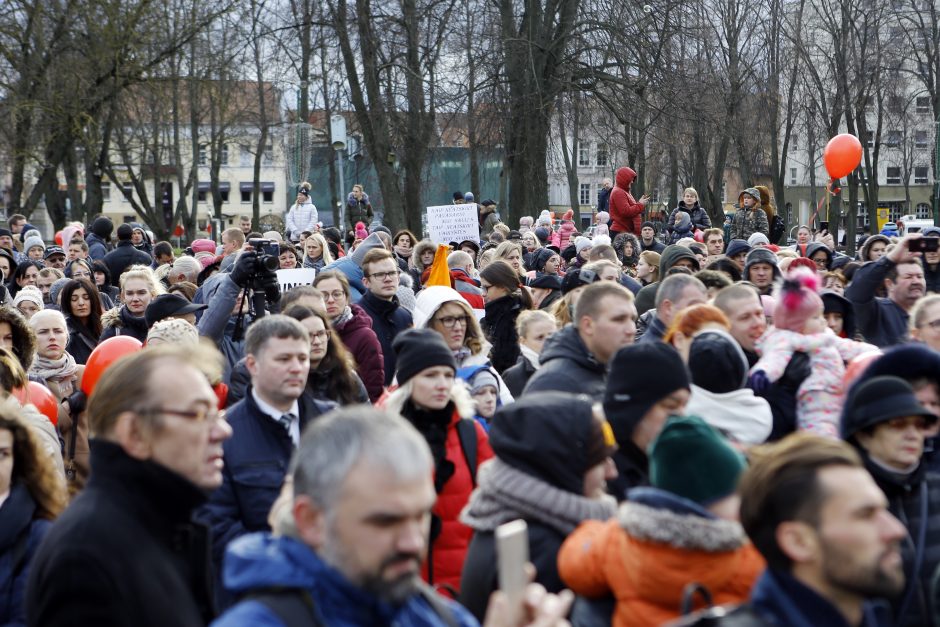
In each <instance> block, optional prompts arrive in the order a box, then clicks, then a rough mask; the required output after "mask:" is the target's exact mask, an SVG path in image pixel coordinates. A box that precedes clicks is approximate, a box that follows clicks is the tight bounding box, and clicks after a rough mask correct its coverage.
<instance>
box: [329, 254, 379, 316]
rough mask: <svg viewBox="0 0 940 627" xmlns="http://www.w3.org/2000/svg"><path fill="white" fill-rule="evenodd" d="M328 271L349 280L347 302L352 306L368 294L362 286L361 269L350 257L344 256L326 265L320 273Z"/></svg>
mask: <svg viewBox="0 0 940 627" xmlns="http://www.w3.org/2000/svg"><path fill="white" fill-rule="evenodd" d="M328 270H337V271H339V272H342V273H343V274H345V275H346V278H347V279H349V287H350V290H349V302H350V303H353V304H358V303H359V300H360V299H361V298H362V295H363V294H365V293H366V292H368V291H369V290H367V289H366V286H365V285H363V284H362V275H363V272H362V267H360V265H359V264H358V263H356V262H355V261H353V258H352V257H351V256H350V255H346V256H345V257H342V258H340V259H337V260H336V261H334V262H333V263H331V264H329V265H327V266H326V267H324V268H323V270H321V271H320V272H326V271H328Z"/></svg>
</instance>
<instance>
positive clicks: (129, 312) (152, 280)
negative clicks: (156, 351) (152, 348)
mask: <svg viewBox="0 0 940 627" xmlns="http://www.w3.org/2000/svg"><path fill="white" fill-rule="evenodd" d="M164 291H165V290H164V289H163V286H162V285H161V284H160V282H159V281H158V280H157V278H156V277H155V276H154V274H153V270H151V269H150V268H148V267H147V266H131V267H130V268H129V269H128V270H127V271H125V272H124V274H122V275H121V291H120V298H121V305H120V306H119V307H115V308H113V309H109V310H108V311H106V312H104V314H102V316H101V326H102V327H103V328H104V331H102V332H101V341H102V342H103V341H105V340H106V339H108V338H112V337H115V336H117V335H130V336H131V337H135V338H137V339H138V340H140V341H141V343H143V342H146V341H147V330H148V329H147V321H146V320H145V319H144V312H145V311H147V305H149V304H150V301H152V300H153V299H154V298H156V297H157V296H159V295H160V294H163V292H164Z"/></svg>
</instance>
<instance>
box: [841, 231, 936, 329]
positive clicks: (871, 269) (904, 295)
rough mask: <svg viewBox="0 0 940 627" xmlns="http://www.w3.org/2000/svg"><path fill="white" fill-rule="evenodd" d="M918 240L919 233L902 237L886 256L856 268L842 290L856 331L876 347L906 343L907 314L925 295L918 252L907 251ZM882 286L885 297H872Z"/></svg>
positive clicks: (925, 285)
mask: <svg viewBox="0 0 940 627" xmlns="http://www.w3.org/2000/svg"><path fill="white" fill-rule="evenodd" d="M922 238H923V235H922V234H920V233H911V234H910V235H907V236H905V237H904V239H902V240H901V241H900V242H898V244H897V246H895V247H894V249H893V250H892V251H891V252H890V253H888V254H887V255H885V256H883V257H882V258H881V259H879V260H878V261H870V262H868V263H866V264H865V265H864V266H862V267H861V268H859V269H858V271H857V272H856V273H855V276H854V278H853V279H852V283H851V284H850V285H849V287H848V288H847V289H846V290H845V297H846V298H847V299H849V301H850V302H851V303H852V306H853V307H854V309H855V318H856V325H857V327H858V330H859V331H861V332H862V335H863V336H864V337H865V340H866V341H868V342H870V343H872V344H874V345H875V346H878V347H879V348H884V347H886V346H894V345H895V344H901V343H903V342H905V341H906V340H907V326H908V325H907V323H908V312H910V310H911V308H912V307H913V306H914V303H916V302H917V299H919V298H920V297H921V296H923V295H924V294H925V293H926V290H927V282H926V280H925V279H924V264H923V261H922V259H921V255H922V253H920V252H911V243H912V242H915V241H917V242H919V240H921V239H922ZM882 286H884V287H885V289H886V290H887V293H888V297H887V298H882V297H880V296H875V292H876V291H877V290H878V288H879V287H882Z"/></svg>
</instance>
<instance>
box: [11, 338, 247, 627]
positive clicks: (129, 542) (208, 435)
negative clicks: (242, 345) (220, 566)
mask: <svg viewBox="0 0 940 627" xmlns="http://www.w3.org/2000/svg"><path fill="white" fill-rule="evenodd" d="M218 360H219V356H218V354H217V353H216V352H215V351H212V350H211V349H205V348H198V347H187V348H185V350H184V349H183V348H182V347H175V346H159V347H154V348H149V349H147V350H146V351H141V352H139V353H136V354H135V355H134V356H132V357H130V358H128V359H127V361H125V362H124V363H123V364H122V365H123V367H122V368H117V369H115V368H111V369H109V370H108V371H107V372H105V373H104V375H103V376H102V377H101V379H100V380H99V381H98V383H97V385H96V387H95V394H94V395H93V396H92V397H91V400H90V402H89V405H88V415H89V416H90V417H91V428H92V430H93V431H94V432H95V433H96V434H97V437H96V438H94V439H92V441H91V466H92V476H91V479H90V480H89V482H88V485H87V486H86V488H85V490H84V491H83V492H82V493H81V494H80V495H79V496H78V497H77V498H76V499H75V500H74V501H73V502H72V504H71V506H70V507H69V508H68V509H67V510H66V511H65V513H63V514H62V516H61V517H59V519H58V520H57V521H56V522H55V524H54V525H53V526H52V528H51V529H50V531H49V533H48V534H47V535H46V538H45V540H44V541H43V543H42V545H41V546H40V548H39V551H38V553H37V554H36V557H35V559H34V561H33V563H32V566H31V572H30V578H29V584H28V588H27V597H26V607H27V616H28V618H29V624H30V625H35V626H40V625H41V626H42V627H59V626H63V627H64V626H66V625H103V626H111V625H113V626H115V627H119V626H123V625H137V626H144V627H146V626H153V627H163V626H164V625H182V626H186V625H191V626H194V627H195V626H200V627H201V626H203V625H205V624H206V623H207V622H208V621H209V620H211V619H212V616H213V614H214V608H213V607H212V603H211V594H210V581H211V576H210V572H211V568H210V564H209V560H208V555H209V553H208V529H206V528H205V526H203V525H199V524H196V523H193V522H192V513H193V510H194V509H195V508H196V507H197V506H198V505H199V504H201V503H203V502H204V501H205V498H206V497H205V494H206V491H207V490H212V489H214V488H216V487H218V486H219V485H221V483H222V443H223V441H224V440H225V439H226V438H228V437H230V436H231V435H232V429H231V427H229V426H228V423H226V422H225V420H224V419H222V418H221V416H220V414H219V413H218V411H216V407H217V404H218V398H217V397H216V395H215V393H214V392H213V390H212V387H211V386H210V385H209V380H208V378H207V374H206V372H205V371H204V370H203V368H206V369H208V370H212V369H216V370H217V369H218V368H219V364H218V363H217V362H218ZM213 362H216V363H214V364H213ZM213 367H214V368H213ZM168 390H172V395H169V394H167V391H168Z"/></svg>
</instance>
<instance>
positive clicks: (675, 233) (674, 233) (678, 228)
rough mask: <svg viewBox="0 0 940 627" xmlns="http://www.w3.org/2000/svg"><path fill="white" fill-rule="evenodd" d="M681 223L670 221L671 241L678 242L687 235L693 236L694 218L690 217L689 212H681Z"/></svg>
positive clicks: (672, 242)
mask: <svg viewBox="0 0 940 627" xmlns="http://www.w3.org/2000/svg"><path fill="white" fill-rule="evenodd" d="M678 216H679V224H675V223H670V225H669V226H668V227H666V228H667V229H668V230H669V233H670V235H669V243H671V244H676V243H678V242H679V240H681V239H684V238H686V237H692V235H693V233H692V218H690V217H689V214H688V213H686V212H684V211H682V212H679V214H678Z"/></svg>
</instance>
